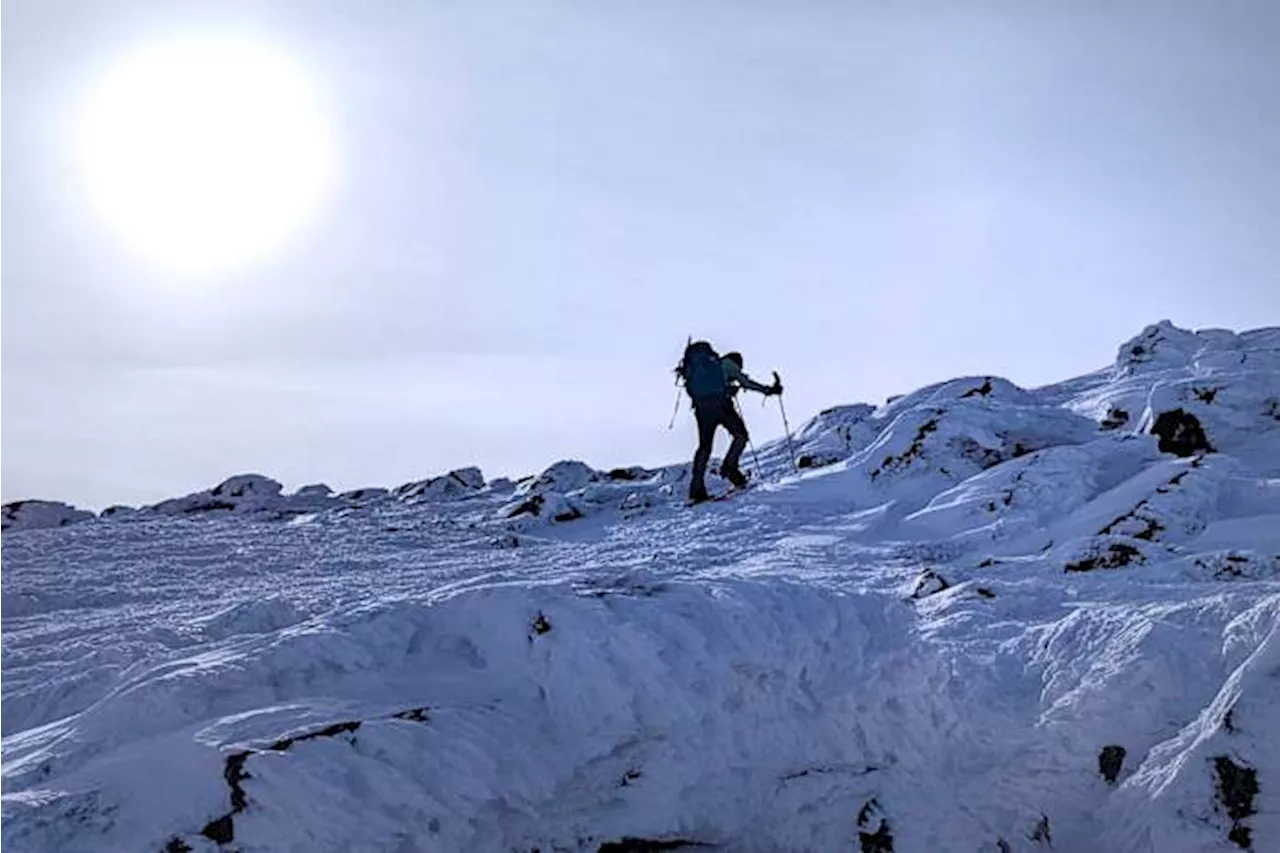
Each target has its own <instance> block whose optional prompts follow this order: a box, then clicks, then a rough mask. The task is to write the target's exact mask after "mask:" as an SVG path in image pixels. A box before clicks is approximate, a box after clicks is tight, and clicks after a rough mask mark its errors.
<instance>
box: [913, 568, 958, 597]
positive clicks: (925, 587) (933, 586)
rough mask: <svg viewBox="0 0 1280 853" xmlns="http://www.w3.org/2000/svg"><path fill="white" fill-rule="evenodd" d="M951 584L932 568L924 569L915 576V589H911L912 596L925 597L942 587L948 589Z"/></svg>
mask: <svg viewBox="0 0 1280 853" xmlns="http://www.w3.org/2000/svg"><path fill="white" fill-rule="evenodd" d="M950 588H951V584H950V583H948V582H947V579H946V578H944V577H943V576H942V575H940V574H938V573H937V572H935V571H934V570H933V569H925V570H924V571H923V572H921V573H920V576H919V577H918V578H916V586H915V589H913V590H912V591H911V597H912V598H926V597H928V596H930V595H933V594H935V593H939V592H942V591H943V590H944V589H950Z"/></svg>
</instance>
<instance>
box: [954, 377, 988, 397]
mask: <svg viewBox="0 0 1280 853" xmlns="http://www.w3.org/2000/svg"><path fill="white" fill-rule="evenodd" d="M991 390H992V389H991V377H990V376H988V377H987V378H986V380H985V381H984V382H983V383H982V385H981V386H980V387H978V388H970V389H969V390H968V391H965V392H964V393H963V394H961V395H960V399H962V400H963V399H965V398H966V397H985V396H987V395H988V394H990V393H991Z"/></svg>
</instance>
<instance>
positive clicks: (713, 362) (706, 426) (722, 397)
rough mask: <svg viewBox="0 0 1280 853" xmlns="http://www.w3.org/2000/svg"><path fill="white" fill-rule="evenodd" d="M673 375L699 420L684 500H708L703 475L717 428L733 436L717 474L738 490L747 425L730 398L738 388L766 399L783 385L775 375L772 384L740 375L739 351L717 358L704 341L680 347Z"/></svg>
mask: <svg viewBox="0 0 1280 853" xmlns="http://www.w3.org/2000/svg"><path fill="white" fill-rule="evenodd" d="M676 376H677V378H678V381H683V382H684V390H685V392H686V393H688V395H689V399H690V400H692V401H693V415H694V418H695V419H696V420H697V422H698V450H697V452H696V453H695V454H694V456H693V479H692V481H691V482H690V483H689V500H690V501H691V502H692V503H700V502H702V501H705V500H708V499H710V497H711V496H710V495H709V494H708V493H707V484H706V474H707V463H708V462H709V461H710V460H711V447H712V444H713V443H714V441H715V434H716V427H724V428H725V429H726V430H728V432H729V435H730V436H732V437H733V443H732V444H730V445H729V452H728V453H726V454H725V455H724V461H723V462H721V463H720V476H722V477H724V478H725V479H726V480H728V481H729V482H730V483H732V484H733V486H734V488H736V489H741V488H743V487H744V486H746V484H747V478H746V477H745V476H744V475H743V473H742V471H741V470H740V469H739V467H738V460H739V459H740V458H741V457H742V451H743V450H745V449H746V446H747V441H748V436H747V425H746V424H745V423H744V422H743V420H742V416H741V415H739V414H738V411H737V409H736V408H735V406H734V401H733V398H734V395H736V394H737V393H738V390H739V389H740V388H747V389H750V390H752V391H756V392H759V393H761V394H764V395H765V396H769V395H774V394H781V393H782V381H781V380H780V379H779V378H778V374H777V372H776V371H775V372H774V374H773V384H772V385H762V384H760V383H759V382H756V381H755V380H754V379H752V378H751V377H750V376H748V375H747V374H746V373H745V372H744V371H743V369H742V354H741V353H737V352H731V353H727V354H725V355H724V356H723V357H722V356H720V355H719V354H718V353H717V352H716V351H715V350H714V349H713V348H712V346H711V344H709V343H707V342H706V341H694V342H691V343H690V344H689V345H688V346H687V347H685V350H684V357H683V358H682V359H681V360H680V364H679V365H678V366H677V367H676Z"/></svg>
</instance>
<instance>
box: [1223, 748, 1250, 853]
mask: <svg viewBox="0 0 1280 853" xmlns="http://www.w3.org/2000/svg"><path fill="white" fill-rule="evenodd" d="M1213 765H1214V769H1215V770H1216V771H1217V774H1218V802H1219V803H1221V804H1222V807H1223V808H1224V809H1225V810H1226V812H1227V817H1229V818H1231V830H1230V831H1229V832H1228V833H1227V838H1228V839H1229V840H1231V841H1232V842H1234V843H1235V844H1236V846H1238V847H1240V848H1242V849H1244V850H1250V849H1252V847H1253V831H1252V830H1251V829H1250V828H1249V827H1247V826H1245V825H1244V824H1243V823H1242V821H1244V820H1245V819H1246V818H1248V817H1250V816H1251V815H1255V814H1257V813H1258V809H1257V806H1256V805H1255V803H1254V801H1255V800H1256V799H1257V796H1258V771H1257V769H1256V768H1254V767H1250V766H1248V765H1247V764H1237V763H1236V762H1234V761H1232V760H1231V759H1230V758H1229V757H1228V756H1225V755H1219V756H1215V757H1214V759H1213Z"/></svg>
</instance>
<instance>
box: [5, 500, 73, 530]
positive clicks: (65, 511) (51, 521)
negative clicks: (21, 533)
mask: <svg viewBox="0 0 1280 853" xmlns="http://www.w3.org/2000/svg"><path fill="white" fill-rule="evenodd" d="M91 518H93V513H91V512H88V511H87V510H83V509H76V508H75V507H73V506H71V505H70V504H64V503H60V502H58V501H41V500H28V501H13V502H12V503H7V504H5V505H4V507H3V508H0V530H15V531H16V530H36V529H38V528H42V527H66V526H67V525H68V524H78V523H79V522H82V521H88V520H89V519H91Z"/></svg>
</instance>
